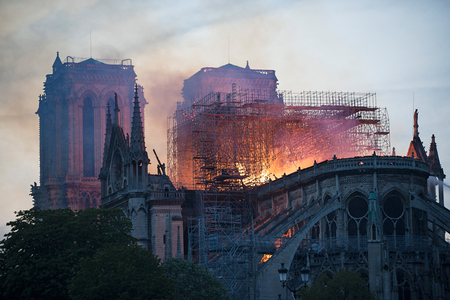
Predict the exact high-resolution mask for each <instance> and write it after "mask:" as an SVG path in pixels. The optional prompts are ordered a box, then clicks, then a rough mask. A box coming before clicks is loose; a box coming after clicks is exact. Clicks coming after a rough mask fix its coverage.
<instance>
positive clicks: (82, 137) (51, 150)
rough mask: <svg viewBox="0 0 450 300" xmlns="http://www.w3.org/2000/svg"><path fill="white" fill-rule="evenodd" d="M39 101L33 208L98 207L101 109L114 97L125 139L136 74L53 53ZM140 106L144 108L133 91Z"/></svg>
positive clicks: (124, 64) (126, 67)
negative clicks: (37, 155)
mask: <svg viewBox="0 0 450 300" xmlns="http://www.w3.org/2000/svg"><path fill="white" fill-rule="evenodd" d="M52 68H53V72H52V74H49V75H47V78H46V81H45V83H44V93H43V94H42V95H40V96H39V108H38V110H37V112H36V114H37V115H39V157H40V159H39V160H40V181H39V185H37V184H36V183H35V184H34V185H33V186H32V188H31V195H32V196H33V200H34V206H35V207H39V208H42V209H57V208H66V207H70V208H71V209H73V210H79V209H84V208H86V207H98V206H99V205H100V180H99V179H98V174H99V173H100V168H101V164H102V155H103V150H104V145H103V143H104V136H105V132H106V127H105V126H106V122H105V116H106V109H107V104H108V103H110V105H111V104H113V102H114V95H115V94H117V98H118V103H120V105H121V108H122V111H121V113H120V118H121V120H122V124H123V125H122V126H123V128H124V132H125V133H130V129H131V115H132V108H133V103H132V99H133V94H134V92H133V87H134V85H135V83H136V74H135V72H134V66H133V65H132V64H131V60H129V59H127V60H122V61H119V62H116V61H104V62H102V61H100V60H95V59H92V58H89V59H85V60H82V59H77V58H73V57H70V56H68V57H67V58H66V60H65V62H64V63H63V62H62V61H61V59H60V57H59V53H57V56H56V59H55V61H54V63H53V66H52ZM139 94H140V98H141V103H142V106H143V107H144V106H145V105H146V104H147V102H146V101H145V98H144V97H143V92H142V87H140V86H139Z"/></svg>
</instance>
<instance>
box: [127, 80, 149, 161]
mask: <svg viewBox="0 0 450 300" xmlns="http://www.w3.org/2000/svg"><path fill="white" fill-rule="evenodd" d="M130 148H131V152H132V153H133V154H134V155H137V156H139V155H141V154H143V153H145V156H147V152H146V151H145V141H144V128H143V126H142V119H141V108H140V106H139V96H138V86H137V84H136V86H135V88H134V107H133V122H132V124H131V141H130ZM147 159H148V158H147Z"/></svg>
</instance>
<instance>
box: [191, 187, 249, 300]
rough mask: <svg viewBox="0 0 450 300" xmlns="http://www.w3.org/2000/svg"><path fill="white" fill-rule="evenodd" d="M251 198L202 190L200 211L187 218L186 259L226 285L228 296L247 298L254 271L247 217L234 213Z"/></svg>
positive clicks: (236, 193)
mask: <svg viewBox="0 0 450 300" xmlns="http://www.w3.org/2000/svg"><path fill="white" fill-rule="evenodd" d="M250 201H251V200H250V199H249V197H248V195H245V193H241V192H230V193H223V192H217V193H216V192H214V193H209V192H205V191H204V192H202V195H201V203H202V205H203V214H202V215H201V216H200V217H197V218H191V219H189V220H188V259H189V260H192V261H194V262H195V263H198V264H200V265H202V266H203V267H204V268H205V269H208V270H209V271H210V272H211V273H212V274H213V275H214V276H215V277H217V278H219V279H220V280H221V281H222V282H223V283H224V285H225V287H226V288H227V290H228V292H229V295H230V297H231V299H233V300H237V299H250V296H251V295H252V294H253V293H254V289H253V288H252V283H253V275H254V274H255V271H254V270H255V267H256V264H255V261H254V259H255V258H256V255H255V254H254V249H256V247H254V245H253V242H252V241H253V235H252V231H251V230H248V229H245V225H246V224H248V223H249V222H250V223H252V218H251V216H248V215H247V216H245V215H244V216H243V215H241V214H238V212H245V211H248V210H246V209H243V206H245V205H247V204H248V203H249V202H250Z"/></svg>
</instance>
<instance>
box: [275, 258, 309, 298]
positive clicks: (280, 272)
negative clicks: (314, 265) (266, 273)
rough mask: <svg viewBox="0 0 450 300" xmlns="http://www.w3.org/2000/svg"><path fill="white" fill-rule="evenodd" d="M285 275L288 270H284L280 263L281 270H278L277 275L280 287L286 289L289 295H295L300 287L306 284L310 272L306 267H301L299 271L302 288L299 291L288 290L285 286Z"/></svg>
mask: <svg viewBox="0 0 450 300" xmlns="http://www.w3.org/2000/svg"><path fill="white" fill-rule="evenodd" d="M287 273H288V269H286V268H285V267H284V263H281V268H279V269H278V275H279V276H280V282H281V285H282V286H283V288H284V287H285V288H287V289H288V290H289V291H290V292H291V293H294V295H295V294H297V292H298V291H299V290H300V289H301V288H302V287H306V283H307V282H308V279H309V273H310V270H309V268H308V267H303V268H302V269H301V270H300V274H301V277H302V282H303V283H304V285H303V286H301V287H300V288H299V289H296V288H290V287H289V285H287V283H286V282H287Z"/></svg>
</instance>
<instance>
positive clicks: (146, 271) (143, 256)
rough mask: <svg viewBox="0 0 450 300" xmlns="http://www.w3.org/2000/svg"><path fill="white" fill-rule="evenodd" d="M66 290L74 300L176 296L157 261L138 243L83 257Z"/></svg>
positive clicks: (173, 297) (157, 298) (171, 297)
mask: <svg viewBox="0 0 450 300" xmlns="http://www.w3.org/2000/svg"><path fill="white" fill-rule="evenodd" d="M69 293H70V296H71V298H72V299H74V300H90V299H92V300H94V299H95V300H97V299H124V300H125V299H137V300H139V299H155V300H159V299H161V300H162V299H177V298H176V295H175V288H174V286H173V283H172V281H171V280H169V279H167V278H166V277H165V276H164V274H163V270H162V268H161V267H160V265H159V260H158V259H157V258H156V257H154V256H153V255H152V254H151V253H150V252H149V251H147V250H144V249H143V248H141V247H140V246H137V245H130V246H122V247H111V248H107V249H102V250H99V251H98V252H97V254H95V256H94V258H86V259H82V260H81V262H80V269H79V271H78V273H77V275H76V276H75V277H74V278H73V279H72V284H71V285H70V288H69Z"/></svg>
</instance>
